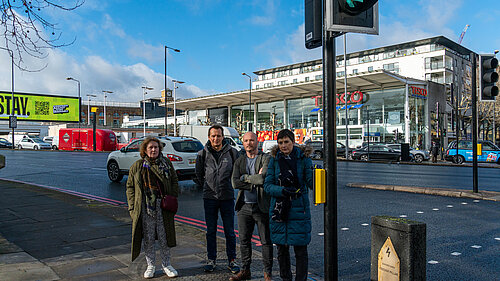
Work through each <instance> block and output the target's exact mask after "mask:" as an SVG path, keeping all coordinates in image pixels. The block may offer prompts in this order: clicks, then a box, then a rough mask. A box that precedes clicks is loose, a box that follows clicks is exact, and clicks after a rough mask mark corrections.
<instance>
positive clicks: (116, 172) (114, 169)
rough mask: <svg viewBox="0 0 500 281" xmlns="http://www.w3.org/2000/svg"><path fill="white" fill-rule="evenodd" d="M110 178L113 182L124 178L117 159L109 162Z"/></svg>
mask: <svg viewBox="0 0 500 281" xmlns="http://www.w3.org/2000/svg"><path fill="white" fill-rule="evenodd" d="M108 178H109V179H110V180H111V181H113V182H120V181H121V180H122V179H123V175H122V174H120V168H119V167H118V163H116V162H115V161H111V162H109V164H108Z"/></svg>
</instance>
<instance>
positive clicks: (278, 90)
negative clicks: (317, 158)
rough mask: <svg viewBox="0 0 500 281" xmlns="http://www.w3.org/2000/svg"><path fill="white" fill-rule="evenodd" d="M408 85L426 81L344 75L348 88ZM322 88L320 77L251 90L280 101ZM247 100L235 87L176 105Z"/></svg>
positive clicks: (255, 96)
mask: <svg viewBox="0 0 500 281" xmlns="http://www.w3.org/2000/svg"><path fill="white" fill-rule="evenodd" d="M406 84H410V85H425V84H426V82H425V81H421V80H416V79H413V78H407V77H403V76H400V75H397V74H394V73H391V72H388V71H385V70H377V71H371V72H360V73H358V74H351V75H347V91H348V92H351V91H373V90H379V89H387V88H395V87H404V86H405V85H406ZM336 87H337V91H338V92H339V93H341V92H344V77H338V78H337V81H336ZM322 92H323V81H322V80H315V81H310V82H301V83H294V84H290V85H285V86H277V87H272V88H265V89H258V90H254V89H252V91H251V98H252V103H254V102H256V103H261V102H271V101H279V100H283V99H295V98H304V97H313V96H318V95H321V94H322ZM249 100H250V95H249V91H248V90H245V91H238V92H232V93H224V94H217V95H211V96H204V97H198V98H191V99H183V100H177V102H176V107H177V108H178V109H182V110H200V109H207V108H217V107H227V106H236V105H248V103H249Z"/></svg>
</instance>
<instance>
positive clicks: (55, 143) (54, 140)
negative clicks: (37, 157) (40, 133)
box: [43, 136, 59, 150]
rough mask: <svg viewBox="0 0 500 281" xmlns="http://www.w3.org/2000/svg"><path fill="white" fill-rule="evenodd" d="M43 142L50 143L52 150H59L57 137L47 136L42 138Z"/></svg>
mask: <svg viewBox="0 0 500 281" xmlns="http://www.w3.org/2000/svg"><path fill="white" fill-rule="evenodd" d="M43 141H44V142H46V143H50V145H51V146H52V149H53V150H58V149H59V136H54V137H51V136H48V137H43Z"/></svg>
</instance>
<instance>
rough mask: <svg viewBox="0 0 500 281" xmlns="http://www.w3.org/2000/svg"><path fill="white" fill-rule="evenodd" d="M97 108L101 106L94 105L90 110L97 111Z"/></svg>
mask: <svg viewBox="0 0 500 281" xmlns="http://www.w3.org/2000/svg"><path fill="white" fill-rule="evenodd" d="M97 109H99V107H94V106H93V107H92V108H91V109H90V111H92V112H97Z"/></svg>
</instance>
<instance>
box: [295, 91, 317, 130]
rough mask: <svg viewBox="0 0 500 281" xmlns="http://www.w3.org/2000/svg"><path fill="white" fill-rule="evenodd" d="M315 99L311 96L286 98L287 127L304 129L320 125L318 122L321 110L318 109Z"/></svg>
mask: <svg viewBox="0 0 500 281" xmlns="http://www.w3.org/2000/svg"><path fill="white" fill-rule="evenodd" d="M315 101H316V100H315V99H313V98H311V97H308V98H302V99H293V100H292V99H291V100H287V113H288V118H287V124H288V128H289V129H291V130H293V129H306V128H312V127H319V126H320V125H321V124H319V120H321V111H320V110H318V107H317V106H316V104H315Z"/></svg>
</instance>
